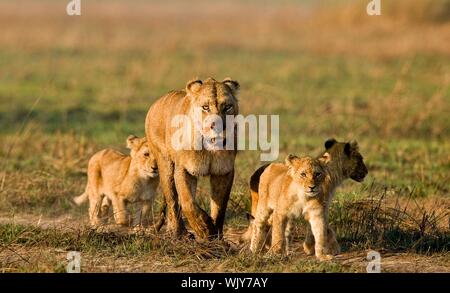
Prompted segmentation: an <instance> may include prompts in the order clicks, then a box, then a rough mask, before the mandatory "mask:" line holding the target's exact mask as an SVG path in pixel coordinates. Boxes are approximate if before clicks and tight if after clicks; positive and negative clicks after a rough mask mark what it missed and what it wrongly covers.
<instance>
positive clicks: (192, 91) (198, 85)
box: [186, 78, 239, 149]
mask: <svg viewBox="0 0 450 293" xmlns="http://www.w3.org/2000/svg"><path fill="white" fill-rule="evenodd" d="M238 91H239V83H238V82H237V81H234V80H231V79H225V80H223V81H222V82H219V81H216V80H214V79H212V78H208V79H207V80H205V81H201V80H194V81H190V82H189V83H188V84H187V85H186V93H187V97H188V98H189V100H190V103H191V109H190V113H191V118H192V119H193V122H194V125H195V127H196V130H197V131H199V132H200V134H201V136H202V139H203V140H206V142H207V143H208V144H209V146H211V149H215V147H224V146H225V143H226V141H225V137H226V130H227V128H228V127H234V125H228V124H230V122H227V116H229V117H234V116H235V115H237V114H239V106H238V100H237V94H238Z"/></svg>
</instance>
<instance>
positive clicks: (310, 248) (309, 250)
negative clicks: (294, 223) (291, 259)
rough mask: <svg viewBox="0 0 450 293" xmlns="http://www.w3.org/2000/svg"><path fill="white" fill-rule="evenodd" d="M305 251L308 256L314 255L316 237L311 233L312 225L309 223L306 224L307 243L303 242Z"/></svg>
mask: <svg viewBox="0 0 450 293" xmlns="http://www.w3.org/2000/svg"><path fill="white" fill-rule="evenodd" d="M303 251H305V253H306V255H313V254H314V252H315V251H314V235H313V233H312V231H311V225H310V224H309V222H308V223H307V224H306V234H305V242H303Z"/></svg>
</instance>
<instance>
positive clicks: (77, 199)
mask: <svg viewBox="0 0 450 293" xmlns="http://www.w3.org/2000/svg"><path fill="white" fill-rule="evenodd" d="M88 197H89V193H88V191H87V188H86V191H85V192H84V193H83V194H81V195H79V196H77V197H74V198H73V201H74V202H75V203H76V204H77V205H81V204H82V203H83V202H85V201H86V200H87V199H88Z"/></svg>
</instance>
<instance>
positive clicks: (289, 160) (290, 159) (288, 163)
mask: <svg viewBox="0 0 450 293" xmlns="http://www.w3.org/2000/svg"><path fill="white" fill-rule="evenodd" d="M296 159H298V157H297V156H295V155H293V154H289V156H287V157H286V159H285V160H284V163H285V164H286V166H288V167H292V165H293V164H294V160H296Z"/></svg>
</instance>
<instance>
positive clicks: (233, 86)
mask: <svg viewBox="0 0 450 293" xmlns="http://www.w3.org/2000/svg"><path fill="white" fill-rule="evenodd" d="M222 83H224V84H226V85H227V86H228V87H229V88H230V90H231V92H232V94H233V95H236V94H237V93H238V92H239V89H240V88H241V86H240V85H239V82H237V81H235V80H232V79H231V78H229V77H227V78H225V79H224V80H223V81H222Z"/></svg>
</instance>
